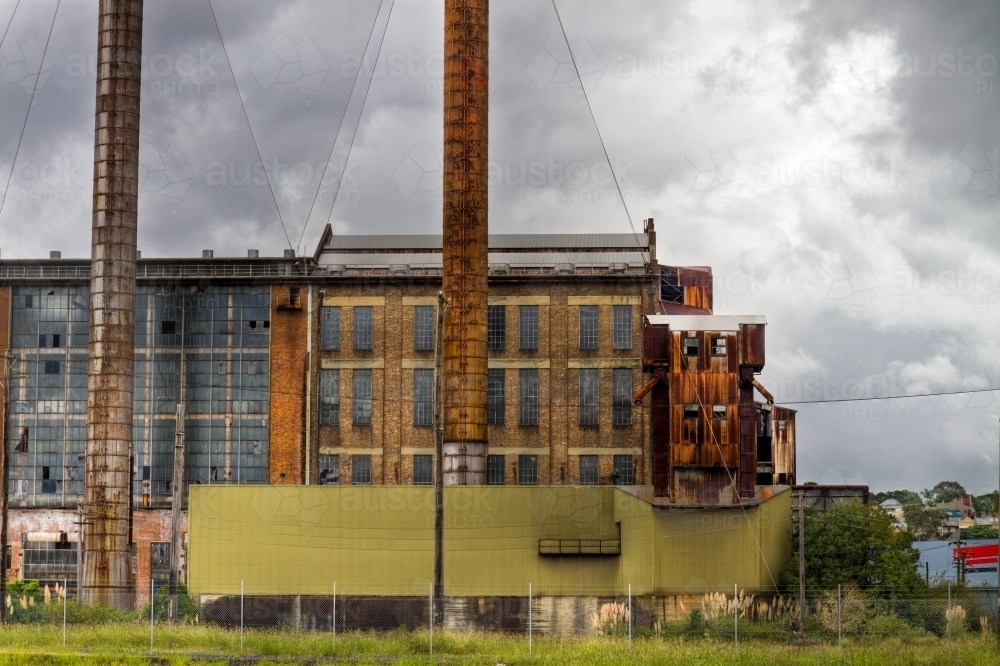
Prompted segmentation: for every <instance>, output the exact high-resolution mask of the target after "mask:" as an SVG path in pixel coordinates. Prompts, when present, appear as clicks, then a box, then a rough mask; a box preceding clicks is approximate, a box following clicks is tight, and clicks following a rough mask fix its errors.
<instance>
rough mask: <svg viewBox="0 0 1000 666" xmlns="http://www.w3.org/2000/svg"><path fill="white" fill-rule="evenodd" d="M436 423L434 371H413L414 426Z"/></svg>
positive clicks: (422, 369)
mask: <svg viewBox="0 0 1000 666" xmlns="http://www.w3.org/2000/svg"><path fill="white" fill-rule="evenodd" d="M433 423H434V371H433V370H429V369H424V368H421V369H417V370H414V371H413V425H418V426H429V425H433Z"/></svg>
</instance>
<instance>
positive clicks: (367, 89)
mask: <svg viewBox="0 0 1000 666" xmlns="http://www.w3.org/2000/svg"><path fill="white" fill-rule="evenodd" d="M395 6H396V0H391V2H390V3H389V13H388V15H387V16H386V19H385V28H384V29H383V30H382V37H381V38H380V39H379V42H378V53H377V54H376V55H375V63H374V64H373V65H372V76H371V78H370V79H368V85H367V86H366V87H365V96H364V98H363V99H362V100H361V112H360V113H359V114H358V124H357V125H355V126H354V133H353V134H352V135H351V144H350V146H348V148H347V158H346V159H345V160H344V166H345V169H342V170H341V173H340V179H339V180H338V181H337V190H336V192H334V195H333V205H332V206H330V214H329V215H328V216H327V219H326V221H327V223H328V224H329V222H330V220H332V219H333V210H334V209H335V208H336V207H337V201H338V200H339V199H340V186H341V185H342V184H343V182H344V171H346V166H347V164H348V163H349V162H350V161H351V152H352V151H353V150H354V140H355V139H356V138H357V137H358V129H360V127H361V116H363V115H364V113H365V104H367V103H368V93H369V92H371V89H372V82H373V81H374V80H375V70H376V69H378V59H379V58H380V57H381V55H382V44H383V43H384V42H385V34H386V33H387V32H389V21H390V20H391V19H392V9H393V7H395ZM373 29H374V28H373ZM363 62H364V60H363V59H362V63H363ZM358 71H359V73H360V69H359V70H358ZM344 115H345V116H346V115H347V111H346V109H345V111H344ZM331 154H332V151H331ZM317 194H319V192H318V191H317ZM303 233H305V229H303Z"/></svg>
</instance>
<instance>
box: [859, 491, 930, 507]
mask: <svg viewBox="0 0 1000 666" xmlns="http://www.w3.org/2000/svg"><path fill="white" fill-rule="evenodd" d="M890 499H894V500H896V501H897V502H899V503H900V504H902V505H903V506H904V507H905V506H908V505H911V504H923V503H924V502H923V500H922V499H920V494H919V493H915V492H913V491H912V490H889V491H886V492H884V493H874V494H872V495H871V501H874V502H875V504H881V503H882V502H884V501H886V500H890Z"/></svg>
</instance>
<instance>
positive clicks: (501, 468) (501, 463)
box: [486, 456, 507, 486]
mask: <svg viewBox="0 0 1000 666" xmlns="http://www.w3.org/2000/svg"><path fill="white" fill-rule="evenodd" d="M506 460H507V459H506V457H505V456H488V457H487V458H486V483H487V484H488V485H491V486H502V485H504V484H505V483H507V473H506V467H505V466H506V464H507V463H506Z"/></svg>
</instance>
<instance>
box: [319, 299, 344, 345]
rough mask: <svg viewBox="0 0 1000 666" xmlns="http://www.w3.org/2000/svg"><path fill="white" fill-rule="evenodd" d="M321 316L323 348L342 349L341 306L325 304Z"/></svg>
mask: <svg viewBox="0 0 1000 666" xmlns="http://www.w3.org/2000/svg"><path fill="white" fill-rule="evenodd" d="M321 312H322V317H321V318H320V337H321V338H322V344H323V349H326V350H339V349H340V308H339V307H333V306H323V307H322V308H321Z"/></svg>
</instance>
